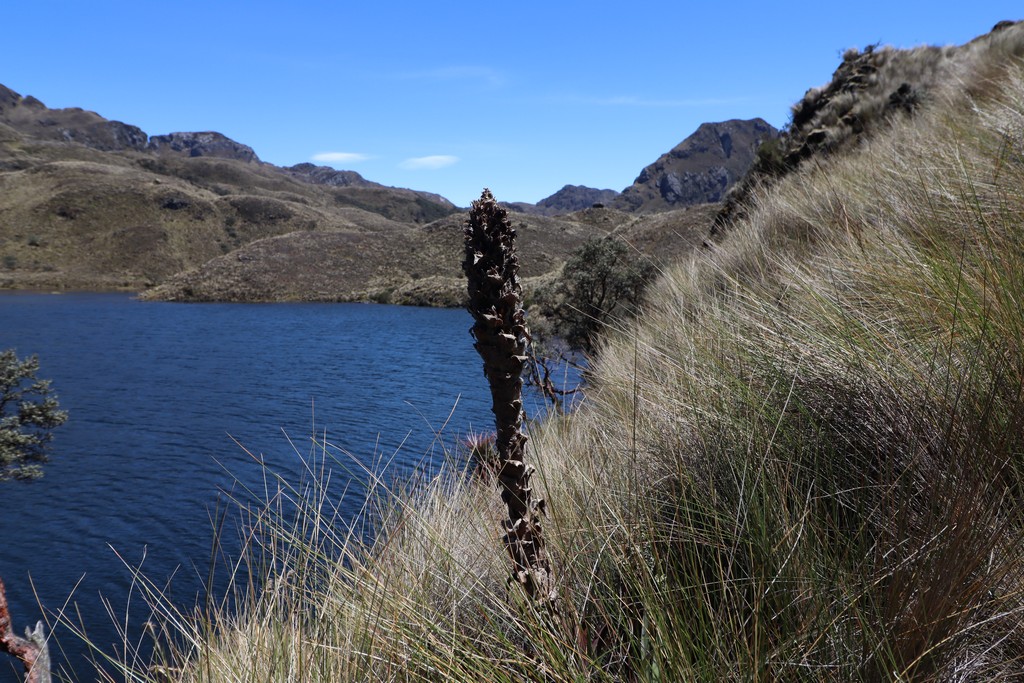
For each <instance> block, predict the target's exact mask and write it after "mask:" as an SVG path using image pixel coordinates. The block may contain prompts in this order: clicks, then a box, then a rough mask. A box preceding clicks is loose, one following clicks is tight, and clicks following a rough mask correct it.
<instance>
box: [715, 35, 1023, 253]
mask: <svg viewBox="0 0 1024 683" xmlns="http://www.w3.org/2000/svg"><path fill="white" fill-rule="evenodd" d="M1022 46H1024V22H1013V21H1001V22H999V23H998V24H996V25H995V26H994V27H993V29H992V32H990V33H988V34H985V35H983V36H979V37H977V38H975V39H974V40H972V41H970V42H969V43H967V44H965V45H961V46H947V47H935V46H923V47H917V48H911V49H898V48H894V47H888V46H886V47H879V46H877V45H868V46H867V47H865V48H864V49H863V50H858V49H856V48H851V49H849V50H847V51H846V52H845V53H844V54H843V58H842V62H841V63H840V64H839V66H838V67H837V68H836V70H835V72H834V73H833V74H832V79H831V80H830V81H829V82H828V83H826V84H825V85H823V86H821V87H817V88H811V89H810V90H808V91H807V92H806V93H805V94H804V96H803V98H801V99H800V101H798V102H797V103H796V104H795V105H793V108H792V120H791V121H790V124H789V126H788V128H787V130H786V132H785V133H784V134H783V135H781V136H780V137H779V138H778V140H777V141H776V142H775V143H774V144H772V145H769V146H766V147H765V149H763V150H762V152H761V154H760V155H759V157H758V159H757V160H756V161H755V163H754V166H753V167H752V168H751V173H750V174H749V175H748V176H747V177H746V178H744V180H743V182H742V183H739V184H738V185H737V186H736V187H735V188H734V189H733V190H732V191H731V192H730V193H729V196H728V197H727V198H726V201H725V203H724V205H723V207H722V210H721V212H720V213H719V215H718V217H717V218H716V220H715V226H716V227H715V230H714V233H717V232H719V231H720V230H721V229H722V228H724V227H725V226H726V225H727V224H728V223H730V222H731V221H733V220H735V219H737V218H738V217H741V216H742V215H744V212H745V204H746V202H747V200H748V197H749V194H750V192H751V190H752V188H754V187H755V186H757V185H759V184H764V183H771V182H774V180H775V179H777V178H779V177H782V176H784V175H786V174H788V173H790V172H792V171H793V170H795V169H796V168H798V167H799V166H801V165H802V164H803V163H804V162H805V161H807V160H808V159H821V158H824V157H827V156H830V155H834V154H837V153H842V152H844V151H846V150H849V149H852V148H854V147H856V146H857V145H859V144H860V143H861V142H862V141H864V140H866V139H868V138H870V137H871V136H873V135H875V134H876V133H877V132H879V131H881V130H885V129H887V128H888V127H889V126H890V125H891V124H892V122H893V121H896V120H898V119H900V118H901V117H907V116H913V115H915V114H916V113H917V112H918V110H920V109H921V108H923V107H926V106H928V105H929V103H931V102H935V101H937V100H938V99H939V93H940V92H941V91H942V89H943V88H945V87H948V86H949V84H952V83H958V82H969V83H972V84H974V85H973V87H976V88H980V89H984V83H985V81H986V80H987V78H986V77H984V76H983V77H981V78H978V77H977V76H975V75H972V71H975V70H976V69H977V68H978V65H977V64H975V62H976V55H977V54H978V53H979V52H980V51H984V50H995V51H996V52H999V53H1002V54H1000V59H999V60H992V58H991V57H987V58H986V59H987V61H989V62H992V61H999V62H1002V63H1005V64H1009V63H1012V62H1013V61H1015V60H1018V59H1020V58H1021V57H1022V56H1024V47H1022Z"/></svg>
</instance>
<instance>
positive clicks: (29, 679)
mask: <svg viewBox="0 0 1024 683" xmlns="http://www.w3.org/2000/svg"><path fill="white" fill-rule="evenodd" d="M25 635H26V636H27V638H22V637H21V636H18V635H15V633H14V628H13V627H12V626H11V613H10V611H9V610H8V608H7V590H6V588H5V587H4V581H3V579H0V650H2V651H3V652H6V653H8V654H10V655H13V656H14V657H17V658H18V659H20V660H21V662H22V664H24V665H25V683H50V653H49V650H48V649H47V647H46V637H45V636H44V635H43V626H42V624H41V623H38V624H36V628H35V630H31V629H25Z"/></svg>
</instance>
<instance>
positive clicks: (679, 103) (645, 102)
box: [562, 95, 749, 109]
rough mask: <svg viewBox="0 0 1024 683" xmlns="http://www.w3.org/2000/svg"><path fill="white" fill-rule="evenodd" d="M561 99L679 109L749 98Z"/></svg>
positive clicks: (709, 105)
mask: <svg viewBox="0 0 1024 683" xmlns="http://www.w3.org/2000/svg"><path fill="white" fill-rule="evenodd" d="M562 99H563V101H565V102H569V103H570V104H589V105H597V106H601V107H662V108H680V109H682V108H690V107H715V106H720V105H728V104H740V103H742V102H746V101H748V100H749V98H747V97H704V98H692V99H680V100H652V99H647V98H644V97H635V96H633V95H619V96H616V97H579V96H569V97H565V98H562Z"/></svg>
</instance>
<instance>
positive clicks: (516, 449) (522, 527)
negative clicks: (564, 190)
mask: <svg viewBox="0 0 1024 683" xmlns="http://www.w3.org/2000/svg"><path fill="white" fill-rule="evenodd" d="M515 238H516V231H515V228H513V227H512V223H511V221H509V219H508V214H507V213H506V212H505V209H503V208H501V206H499V205H498V202H497V201H495V199H494V196H493V195H492V194H491V192H490V190H488V189H484V191H483V193H482V194H481V195H480V199H479V200H477V201H475V202H473V206H472V208H471V210H470V212H469V221H468V222H467V223H466V257H465V260H464V261H463V263H462V269H463V271H465V273H466V278H467V279H468V281H469V303H468V305H467V307H468V309H469V312H470V314H471V315H472V316H473V320H474V323H473V327H472V328H471V330H470V331H471V333H472V335H473V338H474V339H475V340H476V344H475V347H476V350H477V352H478V353H479V354H480V357H481V358H482V359H483V361H484V375H486V376H487V381H488V383H489V384H490V388H491V401H492V408H491V410H492V412H494V421H495V426H496V428H497V436H496V439H495V448H496V450H497V454H498V463H497V472H498V477H497V478H498V486H499V488H500V490H501V500H502V501H503V502H504V503H505V505H506V506H507V507H508V519H507V520H505V524H504V526H505V528H504V540H505V547H506V548H507V549H508V553H509V557H510V558H511V559H512V576H511V578H510V582H514V583H518V584H519V585H521V586H522V587H523V590H524V591H526V594H527V595H528V596H529V597H530V598H531V599H533V600H536V601H543V602H546V603H548V604H549V605H554V600H555V589H554V582H553V580H552V575H551V564H550V562H549V560H548V557H547V554H546V553H545V551H544V536H543V533H542V528H541V524H540V514H541V513H542V512H543V510H544V499H543V498H539V497H534V496H533V495H532V488H531V487H530V476H531V475H532V474H533V472H534V468H533V466H531V465H528V464H526V462H525V457H526V441H527V437H526V435H525V434H523V431H522V424H523V400H522V391H523V379H522V373H523V366H524V365H525V364H526V362H527V360H528V356H527V350H526V347H527V344H528V342H529V340H530V334H529V331H528V330H527V327H526V314H525V313H524V312H523V306H522V293H523V292H522V285H521V283H520V281H519V258H518V256H517V255H516V245H515Z"/></svg>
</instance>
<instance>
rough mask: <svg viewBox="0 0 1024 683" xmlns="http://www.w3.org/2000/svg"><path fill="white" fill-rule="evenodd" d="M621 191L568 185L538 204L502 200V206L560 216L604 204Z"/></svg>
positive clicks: (530, 212) (536, 213)
mask: <svg viewBox="0 0 1024 683" xmlns="http://www.w3.org/2000/svg"><path fill="white" fill-rule="evenodd" d="M618 196H619V193H618V192H616V191H615V190H598V189H595V188H593V187H587V186H585V185H566V186H565V187H563V188H562V189H561V190H559V191H558V192H556V193H554V194H553V195H551V196H550V197H545V198H544V199H542V200H540V201H539V202H537V203H536V204H530V203H527V202H510V203H505V202H502V206H504V207H505V208H506V209H508V210H510V211H516V212H518V213H528V214H531V215H534V216H560V215H562V214H567V213H573V212H574V211H581V210H583V209H589V208H590V207H592V206H594V205H604V204H608V203H610V202H612V201H614V200H615V198H616V197H618Z"/></svg>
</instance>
